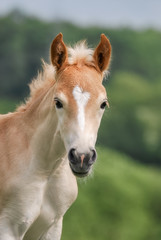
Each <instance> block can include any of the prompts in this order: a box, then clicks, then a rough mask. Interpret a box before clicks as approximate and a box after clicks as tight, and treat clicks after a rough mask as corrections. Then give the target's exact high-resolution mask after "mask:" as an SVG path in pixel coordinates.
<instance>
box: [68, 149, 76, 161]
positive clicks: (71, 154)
mask: <svg viewBox="0 0 161 240" xmlns="http://www.w3.org/2000/svg"><path fill="white" fill-rule="evenodd" d="M68 159H69V161H70V162H71V163H73V164H74V163H75V162H76V161H75V160H76V153H75V148H71V149H70V151H69V153H68Z"/></svg>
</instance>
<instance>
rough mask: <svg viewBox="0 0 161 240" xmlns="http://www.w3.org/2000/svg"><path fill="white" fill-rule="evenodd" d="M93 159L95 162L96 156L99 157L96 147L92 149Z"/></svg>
mask: <svg viewBox="0 0 161 240" xmlns="http://www.w3.org/2000/svg"><path fill="white" fill-rule="evenodd" d="M91 151H92V157H91V158H92V161H93V162H95V160H96V158H97V153H96V150H95V149H92V150H91Z"/></svg>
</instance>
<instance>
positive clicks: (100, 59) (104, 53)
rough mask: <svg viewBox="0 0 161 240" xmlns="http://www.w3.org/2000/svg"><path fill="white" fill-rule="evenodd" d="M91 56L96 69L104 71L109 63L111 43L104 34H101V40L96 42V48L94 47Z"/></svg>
mask: <svg viewBox="0 0 161 240" xmlns="http://www.w3.org/2000/svg"><path fill="white" fill-rule="evenodd" d="M93 56H94V59H95V62H96V66H97V67H98V69H99V70H100V71H101V72H103V71H105V70H106V69H107V68H108V66H109V63H110V57H111V44H110V41H109V40H108V38H107V37H106V36H105V35H104V34H101V41H100V43H99V44H98V46H97V48H96V49H95V52H94V55H93Z"/></svg>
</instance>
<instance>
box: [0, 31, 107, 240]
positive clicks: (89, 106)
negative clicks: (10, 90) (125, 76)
mask: <svg viewBox="0 0 161 240" xmlns="http://www.w3.org/2000/svg"><path fill="white" fill-rule="evenodd" d="M50 54H51V64H50V65H48V64H45V63H44V66H43V72H42V73H41V74H39V75H38V77H37V79H35V80H33V82H32V83H31V85H30V90H31V94H30V97H29V99H28V100H27V101H26V103H25V104H24V105H21V106H20V107H19V108H18V109H17V111H16V112H14V113H9V114H6V115H0V240H22V239H25V240H38V239H39V240H59V239H60V238H61V231H62V220H63V216H64V214H65V212H66V211H67V209H68V208H69V207H70V205H71V204H72V203H73V201H74V200H75V199H76V197H77V183H76V177H75V176H77V177H85V176H87V175H88V174H89V173H90V171H91V166H92V165H93V163H94V162H95V160H96V150H95V142H96V138H97V131H98V128H99V125H100V121H101V118H102V115H103V112H104V109H105V106H106V105H108V102H107V96H106V91H105V89H104V87H103V85H102V80H103V75H104V72H105V70H107V68H108V66H109V62H110V56H111V45H110V42H109V40H108V39H107V38H106V36H105V35H104V34H102V35H101V41H100V43H99V45H98V46H97V48H96V49H95V50H94V51H93V50H91V49H88V48H86V46H85V44H84V43H81V44H79V45H77V46H76V47H75V48H74V49H72V48H68V49H67V47H66V46H65V44H64V42H63V36H62V34H61V33H60V34H59V35H57V37H56V38H55V39H54V41H53V43H52V45H51V52H50Z"/></svg>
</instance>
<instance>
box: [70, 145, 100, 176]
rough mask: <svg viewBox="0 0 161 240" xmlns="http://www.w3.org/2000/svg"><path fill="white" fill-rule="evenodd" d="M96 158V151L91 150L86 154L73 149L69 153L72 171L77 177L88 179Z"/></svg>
mask: <svg viewBox="0 0 161 240" xmlns="http://www.w3.org/2000/svg"><path fill="white" fill-rule="evenodd" d="M96 158H97V153H96V150H95V149H90V150H89V151H88V152H86V153H80V152H78V151H77V150H76V149H75V148H72V149H70V151H69V153H68V159H69V163H70V167H71V170H72V172H73V174H74V175H75V176H77V177H86V176H87V175H88V174H89V172H90V169H91V166H92V165H93V163H94V162H95V161H96Z"/></svg>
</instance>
